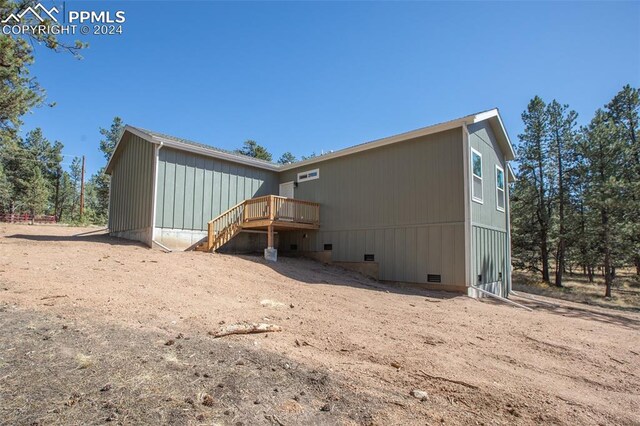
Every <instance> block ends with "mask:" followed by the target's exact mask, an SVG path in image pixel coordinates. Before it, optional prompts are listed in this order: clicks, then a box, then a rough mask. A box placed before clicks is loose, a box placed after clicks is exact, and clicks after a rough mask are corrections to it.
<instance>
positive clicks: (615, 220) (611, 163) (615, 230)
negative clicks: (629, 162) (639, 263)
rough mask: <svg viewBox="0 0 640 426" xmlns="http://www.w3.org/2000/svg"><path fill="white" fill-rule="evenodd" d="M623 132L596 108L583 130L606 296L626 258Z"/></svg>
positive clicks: (582, 146) (589, 198) (588, 193)
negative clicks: (618, 268)
mask: <svg viewBox="0 0 640 426" xmlns="http://www.w3.org/2000/svg"><path fill="white" fill-rule="evenodd" d="M622 148H623V147H622V144H621V139H620V135H619V131H618V129H617V127H616V126H615V124H614V123H613V121H612V120H611V118H610V116H609V115H608V114H607V113H605V112H604V111H603V110H598V111H596V114H595V117H594V118H593V119H592V120H591V123H590V124H589V126H587V127H586V128H585V129H583V137H582V140H581V144H580V150H581V155H582V158H583V161H584V163H585V167H586V168H587V179H588V187H587V190H586V194H585V203H586V205H587V207H588V208H589V209H590V210H593V212H594V214H595V215H596V217H597V219H598V220H596V221H595V223H594V224H593V225H594V228H595V230H596V232H597V234H598V241H597V251H598V254H599V255H600V256H601V258H602V262H603V266H604V278H605V285H606V290H605V297H611V287H612V285H613V271H614V268H615V266H616V264H617V263H618V262H619V261H620V258H621V257H622V250H621V247H622V244H621V243H622V241H623V239H624V235H623V233H622V224H623V214H622V212H623V209H624V203H625V202H624V197H623V185H624V182H623V176H622V174H623V172H622V170H623V169H624V166H625V164H624V161H625V155H624V149H622Z"/></svg>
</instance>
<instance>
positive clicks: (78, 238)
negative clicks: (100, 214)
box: [5, 229, 147, 247]
mask: <svg viewBox="0 0 640 426" xmlns="http://www.w3.org/2000/svg"><path fill="white" fill-rule="evenodd" d="M5 238H12V239H20V240H27V241H38V242H64V241H70V242H76V243H82V242H84V243H102V244H109V245H112V246H140V247H147V246H146V245H145V244H143V243H141V242H139V241H132V240H127V239H124V238H116V237H111V236H109V234H107V231H106V230H105V229H98V230H95V231H88V232H82V233H80V234H75V235H45V234H40V235H29V234H12V235H7V236H6V237H5Z"/></svg>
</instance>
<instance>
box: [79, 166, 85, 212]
mask: <svg viewBox="0 0 640 426" xmlns="http://www.w3.org/2000/svg"><path fill="white" fill-rule="evenodd" d="M83 214H84V155H83V156H82V173H81V174H80V219H82V215H83Z"/></svg>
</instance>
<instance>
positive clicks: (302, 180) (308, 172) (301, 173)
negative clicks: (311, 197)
mask: <svg viewBox="0 0 640 426" xmlns="http://www.w3.org/2000/svg"><path fill="white" fill-rule="evenodd" d="M311 173H315V174H316V175H315V176H309V175H310V174H311ZM300 176H304V177H300ZM315 179H320V169H311V170H306V171H304V172H300V173H298V176H297V182H306V181H308V180H315Z"/></svg>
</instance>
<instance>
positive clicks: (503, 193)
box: [496, 164, 507, 212]
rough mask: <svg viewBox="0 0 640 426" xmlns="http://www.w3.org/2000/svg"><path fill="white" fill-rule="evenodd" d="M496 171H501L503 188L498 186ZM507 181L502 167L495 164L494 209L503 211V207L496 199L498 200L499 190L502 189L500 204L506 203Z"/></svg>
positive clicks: (504, 204)
mask: <svg viewBox="0 0 640 426" xmlns="http://www.w3.org/2000/svg"><path fill="white" fill-rule="evenodd" d="M498 171H500V172H502V186H504V188H500V187H499V186H498ZM506 186H507V182H506V176H505V175H504V169H503V168H502V167H500V166H499V165H497V164H496V209H497V210H498V211H501V212H504V207H500V204H499V203H498V201H500V191H502V205H503V206H506V205H507V204H506V203H507V188H506Z"/></svg>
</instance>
